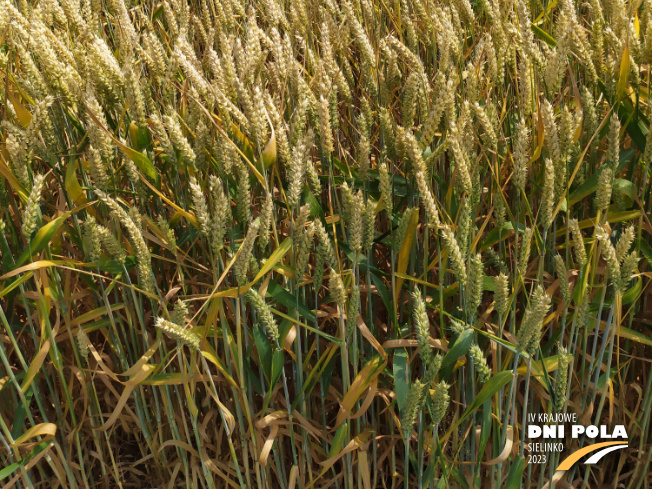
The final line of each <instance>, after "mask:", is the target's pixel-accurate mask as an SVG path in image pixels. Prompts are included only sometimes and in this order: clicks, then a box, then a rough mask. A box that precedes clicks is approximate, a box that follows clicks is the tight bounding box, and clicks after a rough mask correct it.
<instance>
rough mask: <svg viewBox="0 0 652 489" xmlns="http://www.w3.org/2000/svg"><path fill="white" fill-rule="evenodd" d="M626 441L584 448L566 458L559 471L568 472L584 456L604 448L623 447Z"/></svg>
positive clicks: (595, 444)
mask: <svg viewBox="0 0 652 489" xmlns="http://www.w3.org/2000/svg"><path fill="white" fill-rule="evenodd" d="M625 443H626V441H605V442H602V443H594V444H593V445H589V446H588V447H584V448H582V449H580V450H578V451H577V452H575V453H573V454H572V455H570V456H569V457H567V458H565V459H564V461H563V462H562V463H560V464H559V467H557V470H568V469H570V468H571V467H572V466H573V464H574V463H575V462H577V461H578V460H579V459H581V458H582V457H583V456H584V455H586V454H587V453H591V452H595V451H596V450H599V449H600V448H604V447H610V446H612V445H623V444H625Z"/></svg>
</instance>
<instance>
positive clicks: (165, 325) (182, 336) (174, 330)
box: [154, 318, 201, 350]
mask: <svg viewBox="0 0 652 489" xmlns="http://www.w3.org/2000/svg"><path fill="white" fill-rule="evenodd" d="M154 324H155V325H156V327H157V328H158V329H160V330H161V331H163V332H165V333H166V334H168V335H169V336H170V337H171V338H173V339H175V340H177V341H178V342H179V343H181V344H183V345H186V346H187V347H188V348H190V349H192V350H199V343H200V341H201V340H200V338H199V336H197V335H196V334H195V333H193V332H192V331H190V330H188V329H185V328H183V327H181V326H179V325H178V324H175V323H173V322H171V321H168V320H167V319H163V318H157V319H156V322H155V323H154Z"/></svg>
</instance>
